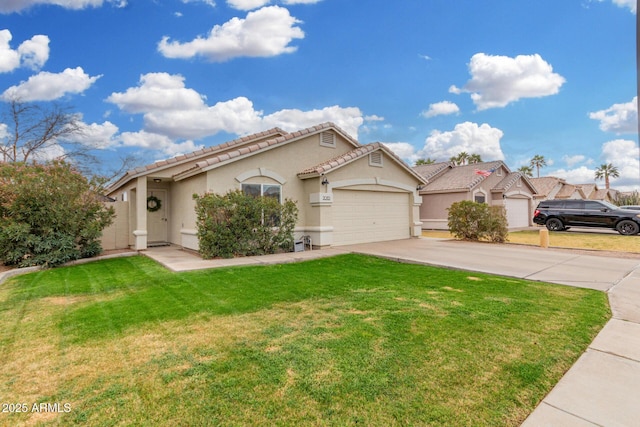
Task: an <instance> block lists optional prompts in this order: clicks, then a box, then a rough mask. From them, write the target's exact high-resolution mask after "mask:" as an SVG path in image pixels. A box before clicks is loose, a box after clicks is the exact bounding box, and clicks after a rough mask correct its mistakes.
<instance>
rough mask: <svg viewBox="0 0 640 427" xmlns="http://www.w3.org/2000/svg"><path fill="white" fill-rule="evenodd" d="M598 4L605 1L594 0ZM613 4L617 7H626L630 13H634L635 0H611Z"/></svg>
mask: <svg viewBox="0 0 640 427" xmlns="http://www.w3.org/2000/svg"><path fill="white" fill-rule="evenodd" d="M596 1H599V2H603V1H605V0H596ZM612 2H613V4H615V5H617V6H618V7H627V8H629V10H630V11H631V13H634V14H635V13H636V12H637V11H636V0H612Z"/></svg>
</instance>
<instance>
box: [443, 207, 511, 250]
mask: <svg viewBox="0 0 640 427" xmlns="http://www.w3.org/2000/svg"><path fill="white" fill-rule="evenodd" d="M448 210H449V216H448V225H449V231H450V232H451V234H453V235H454V236H455V237H456V238H458V239H464V240H485V239H486V240H490V241H492V242H496V243H504V242H505V241H506V240H507V217H506V212H505V209H504V207H503V206H489V205H487V204H486V203H476V202H472V201H469V200H464V201H461V202H457V203H454V204H452V205H451V207H450V208H449V209H448Z"/></svg>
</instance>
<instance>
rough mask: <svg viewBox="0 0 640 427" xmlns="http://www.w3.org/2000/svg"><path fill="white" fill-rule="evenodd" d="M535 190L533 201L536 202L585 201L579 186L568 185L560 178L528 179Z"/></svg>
mask: <svg viewBox="0 0 640 427" xmlns="http://www.w3.org/2000/svg"><path fill="white" fill-rule="evenodd" d="M529 180H530V181H531V183H532V184H533V186H534V187H535V188H536V194H535V195H534V199H535V200H536V202H539V201H542V200H552V199H586V195H585V194H584V192H583V189H582V188H583V187H582V186H581V185H573V184H569V183H568V182H567V181H565V180H564V179H562V178H556V177H555V176H545V177H542V178H529Z"/></svg>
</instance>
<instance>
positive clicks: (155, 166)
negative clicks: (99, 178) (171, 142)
mask: <svg viewBox="0 0 640 427" xmlns="http://www.w3.org/2000/svg"><path fill="white" fill-rule="evenodd" d="M285 135H288V132H286V131H284V130H282V129H280V128H277V127H276V128H272V129H269V130H266V131H262V132H258V133H254V134H251V135H246V136H243V137H241V138H237V139H234V140H232V141H227V142H224V143H222V144H218V145H215V146H212V147H207V148H203V149H202V150H198V151H194V152H192V153H187V154H182V155H180V156H176V157H172V158H170V159H166V160H160V161H157V162H155V163H151V164H148V165H145V166H140V167H137V168H135V169H132V170H130V171H127V172H125V173H124V175H122V176H121V177H120V178H119V179H118V180H117V181H116V182H114V183H113V184H111V185H110V186H109V188H108V189H107V191H108V192H111V191H113V190H115V189H117V188H118V187H121V186H122V185H124V184H126V183H127V182H129V181H131V180H132V179H134V178H137V177H139V176H144V175H149V174H151V173H154V172H158V171H161V170H165V169H168V168H172V167H175V166H179V165H182V164H185V163H189V162H192V161H194V160H197V159H202V158H205V157H207V156H211V155H214V154H215V153H222V152H225V151H228V150H233V149H234V148H238V147H242V146H246V145H250V144H255V143H256V142H258V141H261V140H265V139H267V140H268V139H272V138H275V137H281V136H285Z"/></svg>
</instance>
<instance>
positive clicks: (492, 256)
mask: <svg viewBox="0 0 640 427" xmlns="http://www.w3.org/2000/svg"><path fill="white" fill-rule="evenodd" d="M341 249H348V250H350V251H353V252H359V253H365V254H370V255H377V256H382V257H385V258H390V259H396V260H400V261H407V262H415V263H421V264H429V265H438V266H445V267H451V268H457V269H463V270H471V271H480V272H485V273H492V274H498V275H506V276H512V277H518V278H522V279H529V280H539V281H545V282H552V283H559V284H564V285H569V286H578V287H583V288H590V289H597V290H601V291H604V292H607V293H608V296H609V302H610V304H611V308H612V312H613V318H612V320H610V321H609V322H608V323H607V325H606V326H605V327H604V328H603V330H602V331H601V332H600V333H599V334H598V336H597V337H596V338H595V340H594V341H593V342H592V343H591V345H590V346H589V348H588V349H587V351H586V352H585V353H584V354H583V355H582V356H581V357H580V358H579V359H578V361H577V362H576V363H575V365H574V366H572V367H571V369H570V370H569V371H568V372H567V373H566V374H565V375H564V377H562V379H561V380H560V382H559V383H558V384H557V385H556V387H554V389H553V390H552V391H551V392H550V393H549V394H548V395H547V396H546V397H545V398H544V400H543V401H542V403H540V405H538V407H537V408H536V409H535V411H534V412H533V413H532V414H531V415H530V416H529V418H527V420H526V421H525V422H524V424H523V426H526V427H540V426H563V427H565V426H585V427H587V426H605V427H614V426H638V425H640V259H628V258H627V259H625V258H616V257H609V256H607V257H605V256H598V255H597V252H594V253H593V254H584V253H576V252H570V251H562V250H554V249H542V248H536V247H524V246H516V245H495V244H485V243H471V242H460V241H451V240H439V239H425V238H422V239H413V240H403V241H394V242H383V243H374V244H366V245H354V246H345V247H341Z"/></svg>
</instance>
